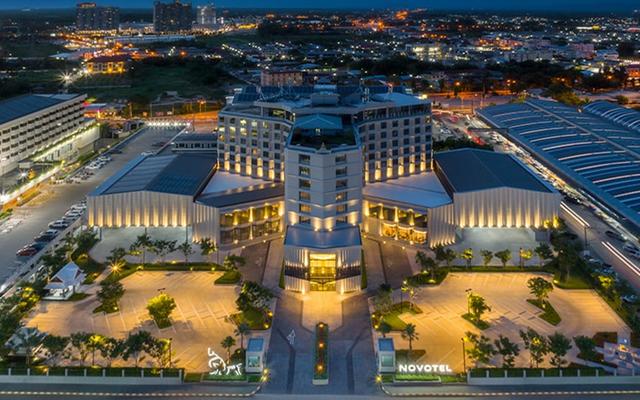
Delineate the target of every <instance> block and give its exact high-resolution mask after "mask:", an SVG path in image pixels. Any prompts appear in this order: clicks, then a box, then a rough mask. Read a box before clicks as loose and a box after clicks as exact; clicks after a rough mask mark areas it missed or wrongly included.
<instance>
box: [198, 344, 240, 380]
mask: <svg viewBox="0 0 640 400" xmlns="http://www.w3.org/2000/svg"><path fill="white" fill-rule="evenodd" d="M207 356H208V357H209V363H208V365H209V375H217V376H221V375H238V376H239V375H242V363H237V364H227V362H226V361H225V360H224V358H222V357H220V356H219V355H218V353H216V352H215V351H214V350H213V349H212V348H211V347H208V348H207Z"/></svg>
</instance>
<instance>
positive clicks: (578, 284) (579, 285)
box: [553, 271, 593, 289]
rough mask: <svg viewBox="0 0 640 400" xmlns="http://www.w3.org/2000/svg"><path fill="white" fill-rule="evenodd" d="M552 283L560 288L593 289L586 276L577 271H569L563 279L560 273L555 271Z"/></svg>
mask: <svg viewBox="0 0 640 400" xmlns="http://www.w3.org/2000/svg"><path fill="white" fill-rule="evenodd" d="M553 284H554V285H556V286H557V287H559V288H560V289H593V286H592V285H591V283H590V282H589V280H588V279H587V277H585V276H584V275H583V274H581V273H580V272H578V271H575V272H573V273H571V275H569V276H568V277H565V278H564V279H561V277H560V273H559V272H556V274H555V275H554V277H553Z"/></svg>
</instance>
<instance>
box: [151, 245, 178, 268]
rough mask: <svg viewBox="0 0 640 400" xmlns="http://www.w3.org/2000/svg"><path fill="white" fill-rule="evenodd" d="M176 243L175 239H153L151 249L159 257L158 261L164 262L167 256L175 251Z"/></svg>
mask: <svg viewBox="0 0 640 400" xmlns="http://www.w3.org/2000/svg"><path fill="white" fill-rule="evenodd" d="M176 243H177V242H176V241H175V240H155V241H154V242H153V246H152V247H151V251H152V252H153V253H155V254H156V255H157V256H158V257H160V262H161V263H162V264H164V263H165V260H166V258H167V256H168V255H169V254H170V253H173V252H174V251H176Z"/></svg>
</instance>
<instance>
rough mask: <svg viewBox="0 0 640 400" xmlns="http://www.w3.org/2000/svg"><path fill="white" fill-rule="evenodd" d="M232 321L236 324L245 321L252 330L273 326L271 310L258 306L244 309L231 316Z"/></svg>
mask: <svg viewBox="0 0 640 400" xmlns="http://www.w3.org/2000/svg"><path fill="white" fill-rule="evenodd" d="M230 318H231V322H233V323H234V324H236V325H240V324H241V323H243V322H245V323H247V324H248V325H249V328H250V329H251V330H252V331H261V330H265V329H269V327H270V326H271V318H272V316H271V312H269V311H267V312H265V311H263V310H259V309H257V308H250V309H248V310H247V311H242V312H239V313H236V314H232V315H231V316H230Z"/></svg>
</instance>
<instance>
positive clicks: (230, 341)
mask: <svg viewBox="0 0 640 400" xmlns="http://www.w3.org/2000/svg"><path fill="white" fill-rule="evenodd" d="M220 345H221V346H222V348H223V349H225V350H227V362H229V361H230V360H231V348H232V347H233V346H235V345H236V340H235V339H234V338H233V337H232V336H227V337H226V338H224V339H222V342H220Z"/></svg>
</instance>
